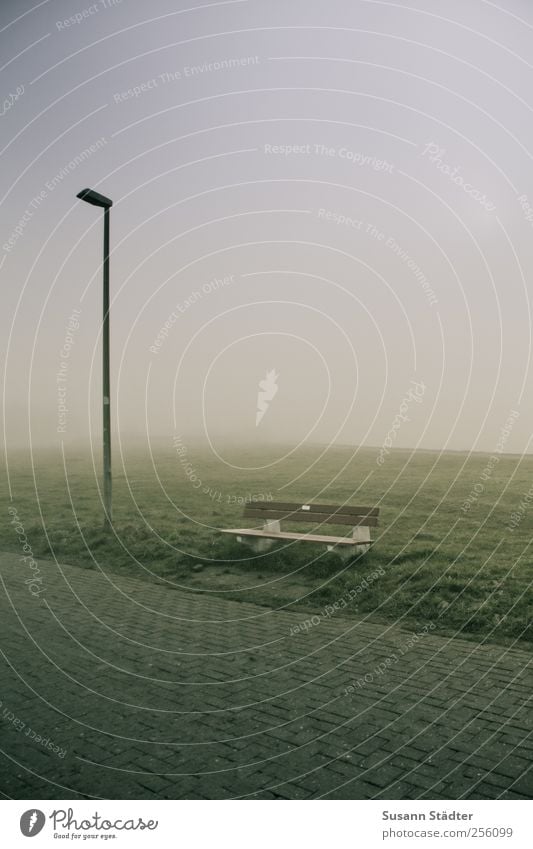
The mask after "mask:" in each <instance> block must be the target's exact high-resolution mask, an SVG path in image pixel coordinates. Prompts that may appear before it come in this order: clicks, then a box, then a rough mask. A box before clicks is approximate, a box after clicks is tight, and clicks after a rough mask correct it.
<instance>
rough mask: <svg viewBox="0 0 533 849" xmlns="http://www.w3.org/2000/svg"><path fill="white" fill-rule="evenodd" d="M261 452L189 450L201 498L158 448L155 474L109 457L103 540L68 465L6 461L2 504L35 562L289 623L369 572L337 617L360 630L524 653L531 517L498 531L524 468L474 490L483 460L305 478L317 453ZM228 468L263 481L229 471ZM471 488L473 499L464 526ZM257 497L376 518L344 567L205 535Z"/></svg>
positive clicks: (429, 455) (344, 451)
mask: <svg viewBox="0 0 533 849" xmlns="http://www.w3.org/2000/svg"><path fill="white" fill-rule="evenodd" d="M275 450H276V451H279V449H274V448H273V447H272V448H264V449H262V450H261V451H260V452H259V451H253V450H252V449H247V448H245V447H241V448H239V449H233V450H230V449H228V456H227V457H226V458H225V460H226V462H221V461H220V460H218V459H217V458H215V457H213V456H212V455H209V454H208V453H207V452H202V451H200V450H195V449H193V448H191V447H188V449H187V459H188V460H189V461H190V462H191V463H192V466H193V468H194V471H195V474H196V475H197V479H198V480H201V486H200V487H198V486H197V483H196V481H195V482H192V483H191V481H190V480H189V479H188V478H187V477H186V475H185V474H184V470H183V466H182V465H181V464H180V461H179V457H178V456H177V454H176V452H175V451H174V449H173V448H172V447H171V448H170V449H169V448H167V449H166V450H165V449H161V448H159V449H158V450H157V451H156V453H155V454H154V457H153V461H152V460H151V459H150V456H149V454H148V453H147V452H146V453H143V452H141V451H140V450H138V449H136V450H133V449H130V450H129V451H127V452H126V453H125V456H124V457H123V458H121V457H120V456H119V455H118V453H116V454H115V457H114V472H115V474H114V527H115V531H116V535H115V536H112V537H106V536H105V535H104V533H103V531H102V522H101V508H100V506H99V505H100V502H99V495H98V485H97V484H98V480H99V469H97V470H96V473H95V471H94V470H93V468H92V464H91V463H90V461H89V460H88V459H87V458H86V457H82V456H80V455H79V454H75V453H73V452H72V451H71V452H70V453H67V456H66V466H65V468H64V467H63V461H62V458H61V456H60V455H59V453H58V454H54V453H52V452H48V453H41V454H39V455H38V456H36V457H35V458H34V463H33V469H32V466H31V464H30V462H29V459H28V458H25V457H22V456H18V457H16V458H11V459H10V464H9V474H10V481H11V487H12V495H13V502H12V504H13V506H14V507H15V508H16V509H17V511H18V515H19V517H20V520H21V522H22V523H23V525H24V528H25V532H26V535H27V537H28V541H29V543H30V545H31V547H32V550H33V552H34V554H35V555H36V556H41V557H51V558H56V559H57V560H58V561H59V562H61V561H62V562H66V563H72V564H74V565H80V566H84V567H88V568H95V569H96V568H102V569H105V570H108V571H109V570H112V571H116V570H119V571H122V572H124V573H127V574H134V575H137V576H139V577H142V578H144V579H147V580H154V579H155V580H164V581H166V582H168V584H169V586H170V585H175V586H178V587H180V588H181V589H191V590H194V591H195V592H212V593H215V594H222V593H223V594H225V595H226V596H227V597H231V598H238V599H241V600H246V601H254V602H257V603H259V604H268V605H272V606H287V605H291V606H293V607H294V606H300V607H301V608H302V610H320V608H321V607H323V606H324V605H325V604H329V603H332V602H334V601H335V600H336V599H338V598H340V597H341V596H343V595H344V594H345V593H346V592H348V591H349V589H350V588H352V587H354V586H355V585H357V584H358V583H359V582H360V581H361V579H362V578H363V577H364V576H365V575H367V574H369V573H371V572H372V571H374V570H376V569H378V568H381V569H383V570H384V575H382V576H381V577H379V580H376V581H374V582H373V583H372V584H371V585H370V586H369V587H368V588H367V589H366V590H365V591H364V592H361V593H360V594H358V595H357V597H356V599H355V600H354V601H353V602H351V603H350V604H349V605H348V607H346V608H344V609H343V615H351V614H357V615H361V614H373V615H377V616H379V617H381V618H384V619H386V620H389V621H397V622H401V623H402V624H406V625H408V626H409V627H411V626H413V627H414V626H417V625H424V624H426V623H428V622H433V623H434V624H435V626H436V628H437V629H439V630H441V631H443V632H445V633H456V632H460V633H461V634H462V635H463V636H464V635H472V636H474V637H476V638H479V639H481V638H484V637H487V638H489V639H490V640H491V641H504V642H507V641H508V640H509V639H520V640H529V641H531V640H532V638H533V629H532V624H531V623H532V621H533V600H532V594H531V578H532V575H533V569H532V557H531V551H530V541H531V537H532V531H533V509H532V510H531V511H529V509H527V510H525V512H524V515H523V518H522V520H521V522H520V524H519V525H518V527H516V529H515V530H514V531H511V530H509V527H508V526H509V521H510V517H511V513H512V512H513V511H516V510H517V509H518V505H519V503H520V500H521V498H523V496H524V494H525V493H526V492H527V491H528V489H529V487H530V480H531V473H532V471H533V458H529V457H525V458H519V457H514V456H509V457H505V456H501V457H500V459H499V462H498V463H497V464H496V465H495V468H494V470H493V471H492V474H491V475H490V476H489V478H488V479H487V480H485V481H483V479H482V473H483V469H484V468H485V467H486V464H487V460H488V458H487V456H484V455H472V456H471V457H470V458H467V456H466V455H463V454H454V453H447V454H443V455H442V456H439V455H438V454H437V453H433V452H417V453H414V454H412V453H410V452H400V451H396V452H393V453H392V454H391V455H390V456H389V457H388V458H387V460H386V462H385V464H384V465H383V466H382V467H378V466H377V465H376V462H375V458H376V451H375V450H372V449H365V450H358V451H357V453H356V455H355V456H353V454H354V452H353V451H352V450H351V449H348V448H343V447H335V448H332V449H329V450H328V451H327V453H326V454H325V455H324V456H323V457H322V458H321V459H319V460H318V462H316V463H315V461H316V460H317V458H318V457H319V455H320V453H321V450H322V449H320V448H318V447H314V448H311V447H307V448H306V449H305V450H300V451H299V452H298V453H295V454H293V455H290V456H288V457H287V459H286V460H284V461H283V462H282V463H276V464H274V465H272V464H271V461H272V459H273V458H274V457H275V454H274V452H275ZM269 463H270V465H268V464H269ZM232 464H235V465H237V464H238V465H241V466H248V467H249V466H250V465H256V466H261V465H268V467H267V468H265V469H258V470H255V471H242V470H239V469H237V468H235V467H234V465H232ZM313 464H314V465H313ZM124 470H126V472H127V476H126V474H125V471H124ZM95 475H96V476H95ZM296 478H297V479H296ZM291 481H292V482H291ZM480 481H481V482H483V485H484V491H483V492H482V493H480V494H479V495H478V498H477V499H476V500H475V501H474V502H473V503H472V506H471V508H470V510H469V511H468V512H467V513H464V512H463V511H462V510H461V506H462V504H463V503H464V501H465V499H466V498H467V496H468V494H469V493H470V492H471V491H472V489H473V487H474V485H475V484H478V483H479V482H480ZM195 483H196V488H195ZM287 483H288V485H287ZM281 487H284V488H283V489H281ZM478 488H479V487H478ZM260 493H263V494H267V493H271V494H272V496H273V498H274V500H288V501H293V500H294V501H296V502H301V503H303V502H306V501H311V500H314V501H325V502H331V503H344V502H348V503H359V504H364V505H379V506H380V507H381V514H380V526H379V528H378V529H376V530H377V533H376V534H375V536H376V543H375V546H374V547H373V549H372V550H371V552H369V554H367V555H364V556H360V557H359V558H358V559H357V560H356V561H354V562H353V563H352V564H349V565H347V564H343V563H341V561H340V559H339V558H338V557H337V556H336V555H335V554H334V553H330V554H327V553H324V550H323V549H321V548H315V547H313V546H310V545H308V544H305V545H298V544H297V545H291V546H289V547H283V546H279V545H278V546H275V547H274V549H273V550H272V551H271V552H269V553H268V555H264V556H261V557H260V558H257V557H254V556H252V555H250V553H249V550H248V549H247V548H246V547H244V546H241V545H239V544H238V543H236V542H235V541H233V540H231V539H230V538H226V537H223V536H222V535H220V534H217V533H216V528H224V527H235V526H239V525H241V522H242V520H241V514H242V506H241V505H239V504H238V503H234V500H235V498H241V499H243V498H244V497H245V496H246V495H247V494H260ZM232 499H233V502H232ZM10 503H11V502H10V501H9V499H7V498H6V499H5V506H4V507H3V514H4V517H5V518H4V522H3V523H2V524H1V527H0V548H2V549H3V550H7V551H13V552H18V551H20V545H19V542H18V538H17V536H16V534H15V532H14V529H13V527H12V526H11V524H10V518H11V517H10V515H9V514H8V512H7V509H8V507H9V505H10ZM324 530H326V529H324ZM331 530H332V532H336V530H335V529H334V528H331ZM326 532H327V530H326ZM344 532H346V529H344Z"/></svg>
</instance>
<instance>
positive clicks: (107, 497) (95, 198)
mask: <svg viewBox="0 0 533 849" xmlns="http://www.w3.org/2000/svg"><path fill="white" fill-rule="evenodd" d="M76 197H78V198H79V199H80V200H84V201H86V202H87V203H91V204H92V205H93V206H99V207H101V208H102V209H103V210H104V263H103V272H104V297H103V307H104V317H103V322H102V335H103V340H102V342H103V345H102V366H103V368H102V395H103V399H102V400H103V425H104V513H105V515H104V530H106V531H110V530H111V528H112V525H111V522H112V512H111V405H110V380H109V209H110V207H112V206H113V201H112V200H110V199H109V198H106V197H105V196H104V195H100V194H99V193H98V192H94V191H93V190H92V189H82V190H81V192H78V194H77V195H76Z"/></svg>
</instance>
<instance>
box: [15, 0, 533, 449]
mask: <svg viewBox="0 0 533 849" xmlns="http://www.w3.org/2000/svg"><path fill="white" fill-rule="evenodd" d="M177 6H178V7H179V10H177V9H176V7H177ZM69 18H70V22H69V23H68V24H67V23H65V21H68V19H69ZM0 28H3V29H2V32H1V33H0V38H1V39H2V52H1V55H2V57H3V63H4V69H3V71H2V92H1V99H2V101H3V102H4V106H3V112H4V114H3V115H2V116H1V127H2V133H1V139H2V141H1V145H2V155H3V163H4V167H3V169H2V176H1V183H2V186H1V195H2V205H1V210H0V215H1V224H2V240H1V242H2V246H1V248H0V263H2V266H1V274H2V277H3V286H2V300H3V309H2V318H1V322H2V326H1V330H2V339H3V355H4V358H6V360H5V361H6V371H5V373H6V383H5V394H4V403H5V405H6V422H7V444H8V447H9V446H10V445H13V446H15V445H19V444H21V443H25V442H27V440H28V433H29V431H30V429H31V433H32V437H33V439H34V440H35V441H36V442H39V443H50V444H57V443H58V442H59V441H60V440H65V441H67V442H68V441H69V440H77V439H79V438H84V437H85V436H86V435H87V433H88V432H89V428H90V429H91V430H92V432H93V436H95V437H97V436H98V435H99V433H100V391H101V389H100V386H101V384H100V378H101V348H100V342H101V340H100V337H99V326H100V324H99V323H100V316H101V250H102V244H101V240H102V231H101V228H102V220H101V219H102V216H101V213H100V212H99V210H97V209H96V208H93V207H90V206H88V205H86V204H83V203H81V202H80V201H77V200H76V198H75V195H76V193H77V192H78V191H79V190H80V189H81V188H84V187H85V186H90V187H93V188H95V189H97V190H99V191H101V192H102V193H104V194H106V195H109V196H110V197H112V198H113V199H114V201H115V204H114V206H113V209H112V210H111V224H112V248H113V252H112V257H111V286H112V298H113V300H112V312H111V322H112V383H113V394H112V404H113V417H114V426H115V427H117V424H118V426H119V428H120V430H121V431H122V432H123V433H127V434H133V433H138V434H143V433H145V432H146V431H147V430H148V431H149V433H150V434H151V435H153V436H154V437H156V436H163V437H165V438H167V439H168V440H169V443H170V442H171V440H172V436H173V435H174V434H176V433H182V434H185V435H193V434H194V435H196V436H206V435H207V436H208V437H209V439H210V440H211V441H212V443H213V445H214V446H215V447H218V446H219V445H222V444H223V442H224V440H225V439H227V438H229V437H232V438H235V437H236V438H238V439H242V440H245V441H251V442H252V443H257V444H260V443H262V442H263V441H264V440H269V441H270V440H283V441H289V442H299V441H300V440H305V439H310V440H313V441H329V440H338V441H340V442H343V443H363V444H371V445H381V444H382V443H383V441H384V439H385V438H386V435H387V433H388V431H389V430H390V428H391V426H392V422H393V420H394V417H395V416H396V415H397V413H398V411H399V409H400V406H401V404H402V399H404V398H405V396H406V394H407V393H408V392H409V389H410V387H412V385H413V384H412V381H418V382H422V383H423V384H424V386H425V389H424V392H423V397H422V401H421V403H419V402H418V401H416V402H415V401H414V400H412V399H411V400H410V402H409V403H408V405H407V406H408V412H407V414H406V415H405V418H407V419H409V421H403V422H402V424H401V427H400V428H399V429H398V432H397V439H396V441H395V444H397V445H400V446H402V445H403V446H415V445H418V446H420V447H425V448H428V447H444V446H446V447H448V448H452V449H470V448H475V449H477V450H487V451H492V450H494V449H495V446H496V444H497V442H498V438H499V436H500V429H501V428H502V427H503V426H504V425H505V422H506V420H507V419H508V416H509V414H510V411H511V410H515V411H518V412H519V413H520V417H519V418H518V419H517V420H516V422H515V424H514V426H513V429H512V433H511V434H510V436H509V438H508V440H507V441H506V444H505V450H511V451H523V450H528V446H529V439H530V433H531V428H530V426H529V418H530V417H529V415H528V410H529V409H530V407H531V402H532V389H531V383H532V381H531V377H530V368H531V346H530V342H531V339H530V334H531V307H530V297H531V285H530V280H531V276H532V275H531V271H532V252H531V244H532V242H533V230H532V228H533V168H532V151H531V145H530V139H531V138H533V132H532V131H533V111H532V101H531V84H530V80H531V72H532V63H533V54H532V51H531V47H530V45H531V36H532V28H533V14H532V10H531V7H530V5H529V4H528V3H525V2H517V0H507V3H506V4H505V8H504V7H503V6H502V7H501V8H500V7H498V6H497V5H496V4H493V3H488V2H468V3H465V2H446V3H445V2H438V0H435V2H431V3H423V2H418V4H417V3H415V2H409V3H402V2H400V3H387V2H367V1H366V0H365V1H364V2H347V0H346V2H340V0H331V2H328V3H324V2H315V3H313V2H304V0H288V2H284V3H267V2H258V0H243V2H230V3H209V4H207V3H206V4H201V3H198V2H190V3H189V2H187V3H178V4H176V3H172V2H170V0H156V1H155V2H152V3H150V4H146V3H142V2H137V0H122V2H116V0H115V2H112V0H105V2H103V0H98V2H97V3H94V4H92V5H91V4H90V3H88V2H85V0H80V2H69V3H67V2H57V0H49V2H44V3H40V4H38V5H36V6H35V7H34V8H32V6H31V5H30V4H29V3H26V2H17V3H14V2H12V3H9V2H4V3H2V5H1V8H0ZM237 60H238V61H237ZM6 63H7V64H6ZM17 94H18V96H17ZM10 95H11V96H10ZM91 146H93V147H92V149H91ZM84 151H85V153H83V152H84ZM87 151H89V152H87ZM80 157H81V158H80ZM35 198H38V201H35V200H34V199H35ZM343 218H344V220H343ZM528 218H529V219H531V220H528ZM347 219H350V220H347ZM213 281H217V282H213ZM75 310H79V311H80V312H79V314H78V313H75V312H74V311H75ZM72 315H75V316H77V319H76V321H74V322H72V321H71V328H70V330H69V329H68V327H69V317H70V316H72ZM78 323H79V327H74V325H75V324H78ZM165 323H167V327H166V328H165ZM69 333H70V336H71V337H72V339H71V340H70V341H69V344H70V348H69V349H68V353H69V356H68V357H64V356H62V354H61V351H62V350H63V348H64V343H65V339H66V337H67V335H68V334H69ZM165 334H166V335H165ZM8 343H9V347H8ZM151 349H152V350H151ZM62 362H63V363H66V365H64V366H61V363H62ZM272 369H275V371H276V373H277V375H278V377H277V387H278V390H277V393H276V394H275V396H274V397H273V398H272V401H271V402H270V406H269V408H268V410H267V412H266V413H265V415H264V417H263V418H262V420H261V422H260V425H258V426H257V427H256V403H257V393H258V383H259V381H261V380H263V379H264V378H265V376H266V374H267V372H268V371H270V370H272ZM58 374H60V375H62V377H63V378H64V380H63V379H61V380H60V379H59V378H58ZM58 387H59V388H62V389H64V390H66V393H63V395H62V396H61V397H63V398H66V404H65V406H66V407H67V410H68V412H67V413H66V415H65V418H64V427H63V430H61V431H60V432H59V433H58V430H57V428H58V391H57V390H58ZM404 410H405V407H404Z"/></svg>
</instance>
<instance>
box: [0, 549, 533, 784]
mask: <svg viewBox="0 0 533 849" xmlns="http://www.w3.org/2000/svg"><path fill="white" fill-rule="evenodd" d="M39 566H40V569H41V574H42V578H43V584H42V586H43V592H42V594H41V595H40V596H39V597H34V596H32V595H31V593H30V591H29V589H28V586H27V585H26V584H25V583H24V579H25V578H26V577H27V574H26V572H27V570H25V568H24V566H23V564H21V560H20V557H19V556H18V555H14V554H0V575H1V578H2V587H1V588H0V597H1V605H2V610H1V618H0V623H1V625H0V628H1V655H0V663H1V665H2V679H1V680H2V693H1V696H0V698H1V702H2V703H1V705H0V730H1V740H2V742H1V747H0V748H1V755H0V757H1V764H2V765H1V767H0V790H1V791H2V793H3V794H4V795H5V796H6V797H10V798H42V799H47V798H49V799H54V798H72V799H76V798H80V799H81V798H143V799H149V798H163V799H199V798H202V799H203V798H205V799H223V798H241V797H243V798H259V799H311V798H326V799H374V798H385V799H416V798H434V799H459V798H467V799H494V798H505V799H524V798H528V799H530V798H533V769H532V765H533V734H532V731H533V710H532V709H531V708H532V705H531V700H532V698H533V686H532V684H533V664H532V659H533V655H532V654H530V653H528V652H526V651H524V650H523V649H517V648H512V647H511V648H510V647H505V646H499V645H494V644H491V645H483V644H482V645H480V644H477V643H473V642H469V641H465V640H460V639H446V638H444V637H440V636H436V635H435V634H434V633H432V631H429V632H428V633H427V634H425V635H422V636H420V637H419V639H418V641H416V642H414V644H413V645H412V646H410V642H413V641H412V640H411V636H412V633H411V632H409V631H407V630H402V629H401V628H399V627H398V626H396V625H387V624H383V623H381V622H376V621H375V620H372V619H368V618H367V619H362V618H360V619H352V618H349V619H348V618H343V617H342V616H340V615H338V614H337V615H336V616H334V617H331V618H329V619H322V620H321V622H320V624H316V625H314V626H313V627H311V628H310V629H309V630H308V631H307V632H306V631H305V630H301V631H299V632H298V633H296V634H294V635H291V627H292V628H293V630H294V626H295V625H296V624H299V623H301V622H303V621H304V620H305V619H307V618H310V616H311V614H309V613H303V612H300V611H297V612H290V613H289V612H285V611H272V610H270V609H267V608H264V607H259V606H256V605H252V604H245V603H239V602H234V601H228V600H225V599H223V598H220V597H211V596H210V595H209V594H208V593H198V592H195V593H188V592H184V591H182V590H180V589H178V588H173V587H170V586H165V585H162V584H155V583H148V582H145V581H140V580H136V579H133V578H126V577H122V576H120V575H117V574H110V575H107V576H106V575H105V574H103V573H101V572H98V571H89V570H86V569H80V568H77V567H73V566H61V567H59V566H57V565H56V564H54V563H52V562H49V561H39ZM380 664H381V666H379V665H380ZM378 669H380V670H382V671H381V672H379V671H378ZM365 676H366V680H365ZM350 687H351V690H349V688H350ZM347 689H348V690H349V692H346V691H347ZM37 735H39V736H37ZM39 737H40V738H41V739H40V740H39ZM52 747H55V750H54V748H52Z"/></svg>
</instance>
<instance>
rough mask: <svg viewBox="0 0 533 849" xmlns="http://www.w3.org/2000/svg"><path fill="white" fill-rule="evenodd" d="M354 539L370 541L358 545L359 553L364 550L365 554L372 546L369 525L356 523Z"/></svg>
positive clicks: (363, 541) (356, 540)
mask: <svg viewBox="0 0 533 849" xmlns="http://www.w3.org/2000/svg"><path fill="white" fill-rule="evenodd" d="M352 539H353V540H354V541H355V542H360V543H365V542H367V543H368V545H358V546H357V553H358V554H359V553H360V552H362V553H363V554H364V553H365V551H368V549H369V548H370V528H369V527H368V526H367V525H356V526H355V528H354V529H353V531H352Z"/></svg>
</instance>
